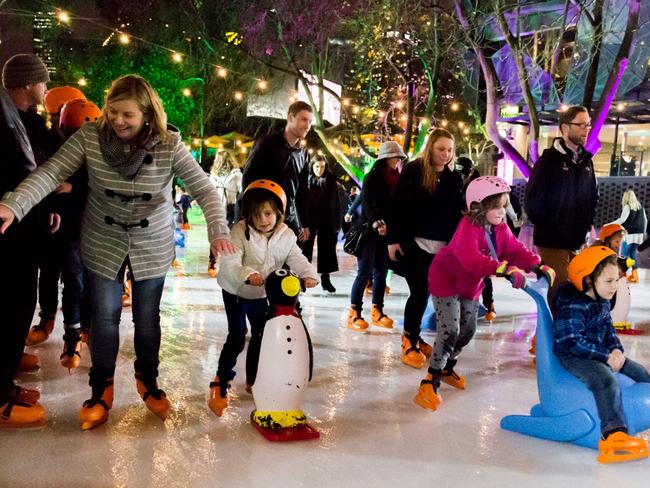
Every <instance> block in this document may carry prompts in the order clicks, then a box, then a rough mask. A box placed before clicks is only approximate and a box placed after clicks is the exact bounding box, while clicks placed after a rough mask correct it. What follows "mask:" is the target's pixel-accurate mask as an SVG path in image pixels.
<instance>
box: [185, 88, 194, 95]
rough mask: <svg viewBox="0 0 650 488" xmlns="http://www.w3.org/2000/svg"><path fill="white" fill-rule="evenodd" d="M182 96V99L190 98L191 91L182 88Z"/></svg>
mask: <svg viewBox="0 0 650 488" xmlns="http://www.w3.org/2000/svg"><path fill="white" fill-rule="evenodd" d="M183 96H184V97H191V96H192V90H190V89H189V88H183Z"/></svg>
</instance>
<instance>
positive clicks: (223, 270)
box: [217, 220, 318, 300]
mask: <svg viewBox="0 0 650 488" xmlns="http://www.w3.org/2000/svg"><path fill="white" fill-rule="evenodd" d="M246 234H247V232H246V224H245V223H244V221H243V220H240V221H239V222H237V223H236V224H235V225H234V226H233V228H232V230H231V231H230V238H231V240H232V243H233V244H234V246H235V251H236V252H235V253H234V254H228V255H222V256H221V262H220V265H219V274H218V275H217V283H219V286H221V287H222V288H223V289H224V290H226V291H227V292H228V293H231V294H233V295H237V296H239V297H242V298H247V299H250V300H252V299H256V298H264V297H266V291H265V290H264V287H263V286H251V285H247V284H246V283H245V281H246V280H247V279H248V278H249V276H251V275H252V274H254V273H259V274H260V275H262V276H263V277H264V278H266V277H267V276H268V275H269V273H271V271H274V270H276V269H278V268H282V267H283V266H284V264H285V263H286V264H287V266H289V269H291V271H293V272H294V273H296V274H297V275H298V276H299V277H300V278H301V279H303V278H313V279H315V280H318V273H317V272H316V268H314V266H312V264H311V263H310V262H309V261H307V258H305V256H304V255H303V254H302V251H301V250H300V247H298V244H297V242H296V235H295V234H294V233H293V231H292V230H291V229H290V228H289V227H287V225H286V224H281V225H279V226H278V228H277V229H276V230H275V232H274V233H273V234H272V235H271V236H270V237H269V238H268V239H267V237H266V236H264V235H263V234H261V233H259V232H257V231H256V230H255V229H253V228H252V227H248V238H247V236H246Z"/></svg>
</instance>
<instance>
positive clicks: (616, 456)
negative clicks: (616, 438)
mask: <svg viewBox="0 0 650 488" xmlns="http://www.w3.org/2000/svg"><path fill="white" fill-rule="evenodd" d="M649 454H650V453H648V450H647V449H643V448H629V449H625V448H622V449H617V450H615V451H614V452H604V453H601V454H600V456H598V458H597V460H598V462H599V463H602V464H614V463H624V462H626V461H636V460H637V459H645V458H647V457H648V455H649Z"/></svg>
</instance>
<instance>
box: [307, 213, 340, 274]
mask: <svg viewBox="0 0 650 488" xmlns="http://www.w3.org/2000/svg"><path fill="white" fill-rule="evenodd" d="M316 236H318V256H317V264H316V267H317V270H318V272H319V273H334V272H336V271H338V270H339V262H338V259H337V258H336V241H337V239H336V238H337V236H338V231H335V230H333V229H332V226H331V225H319V226H314V227H312V226H309V239H307V240H306V241H305V242H304V243H303V244H302V246H301V247H302V253H303V254H304V255H305V257H306V258H307V260H308V261H311V258H312V256H313V254H314V242H315V241H316Z"/></svg>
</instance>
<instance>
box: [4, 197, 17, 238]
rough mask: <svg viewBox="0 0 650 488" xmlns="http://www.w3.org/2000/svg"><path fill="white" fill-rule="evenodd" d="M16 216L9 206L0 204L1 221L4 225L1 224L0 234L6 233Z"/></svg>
mask: <svg viewBox="0 0 650 488" xmlns="http://www.w3.org/2000/svg"><path fill="white" fill-rule="evenodd" d="M15 218H16V216H15V215H14V213H13V212H12V211H11V210H10V209H9V207H6V206H5V205H2V204H0V222H2V225H0V234H4V233H5V231H6V230H7V229H8V228H9V226H10V225H11V224H12V222H13V221H14V219H15Z"/></svg>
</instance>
